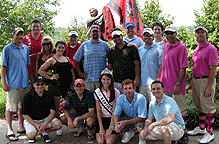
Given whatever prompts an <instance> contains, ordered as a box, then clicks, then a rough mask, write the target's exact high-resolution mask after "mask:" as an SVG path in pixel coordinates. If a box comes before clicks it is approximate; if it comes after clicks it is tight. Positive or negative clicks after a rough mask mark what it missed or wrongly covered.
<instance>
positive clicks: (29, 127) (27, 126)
mask: <svg viewBox="0 0 219 144" xmlns="http://www.w3.org/2000/svg"><path fill="white" fill-rule="evenodd" d="M47 119H48V117H46V118H44V119H42V120H33V121H34V122H35V123H37V124H42V123H44V122H45V121H46V120H47ZM56 120H58V119H57V118H53V119H52V121H51V122H50V123H49V124H48V125H47V127H46V128H51V126H52V124H53V123H54V122H55V121H56ZM24 127H25V130H26V133H27V134H28V133H30V132H37V129H36V127H35V126H33V125H32V124H30V123H29V122H28V121H27V120H24Z"/></svg>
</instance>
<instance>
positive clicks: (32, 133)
mask: <svg viewBox="0 0 219 144" xmlns="http://www.w3.org/2000/svg"><path fill="white" fill-rule="evenodd" d="M36 136H37V132H29V133H28V134H27V137H28V138H29V139H34V138H35V137H36Z"/></svg>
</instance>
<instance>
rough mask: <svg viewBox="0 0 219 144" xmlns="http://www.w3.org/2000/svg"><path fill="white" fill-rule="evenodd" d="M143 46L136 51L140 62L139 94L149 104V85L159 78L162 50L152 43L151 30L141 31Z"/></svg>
mask: <svg viewBox="0 0 219 144" xmlns="http://www.w3.org/2000/svg"><path fill="white" fill-rule="evenodd" d="M143 39H144V42H145V45H144V46H141V47H140V48H139V49H138V53H139V57H140V60H141V83H140V88H139V92H140V93H141V94H143V95H144V96H145V97H146V99H147V102H148V103H149V102H150V100H151V97H153V95H152V93H151V90H150V85H151V83H152V82H153V81H155V80H156V79H159V77H160V71H161V65H162V60H163V49H160V47H159V45H158V44H156V43H154V42H153V39H154V32H153V30H152V29H151V28H145V29H144V31H143Z"/></svg>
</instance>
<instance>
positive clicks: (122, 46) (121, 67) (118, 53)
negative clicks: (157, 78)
mask: <svg viewBox="0 0 219 144" xmlns="http://www.w3.org/2000/svg"><path fill="white" fill-rule="evenodd" d="M111 34H112V37H113V41H114V42H115V43H116V45H115V49H111V50H110V52H109V54H108V56H107V58H108V68H109V69H110V70H113V78H114V81H115V83H114V85H115V87H116V88H117V89H118V90H119V91H120V92H121V93H122V81H124V80H125V79H131V80H133V81H134V84H135V86H139V84H140V63H139V55H138V50H137V49H136V47H135V46H128V44H127V43H126V42H125V41H123V35H122V31H121V30H120V29H119V28H114V29H113V30H112V32H111Z"/></svg>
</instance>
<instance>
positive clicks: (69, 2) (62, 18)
mask: <svg viewBox="0 0 219 144" xmlns="http://www.w3.org/2000/svg"><path fill="white" fill-rule="evenodd" d="M108 2H109V0H61V2H60V4H61V7H60V8H61V9H60V12H59V14H58V15H57V16H56V17H55V18H54V19H53V20H54V21H55V25H56V27H64V28H67V27H68V26H70V21H71V20H72V18H73V17H74V16H76V17H77V19H78V20H80V19H81V18H82V19H83V21H87V19H89V18H90V14H89V9H90V8H96V9H98V11H99V12H100V11H101V10H102V9H103V7H104V6H105V5H106V4H107V3H108ZM138 2H139V5H140V6H141V5H142V6H143V4H144V2H145V0H138ZM159 3H160V6H161V9H162V10H163V13H165V14H170V15H171V16H175V20H174V23H173V25H172V26H177V27H178V26H192V25H194V24H195V22H194V19H195V16H194V12H193V11H194V10H197V11H198V12H201V8H202V6H203V0H159ZM112 14H113V17H114V20H115V24H116V25H119V16H118V15H117V14H116V13H115V12H114V11H113V10H112Z"/></svg>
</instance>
